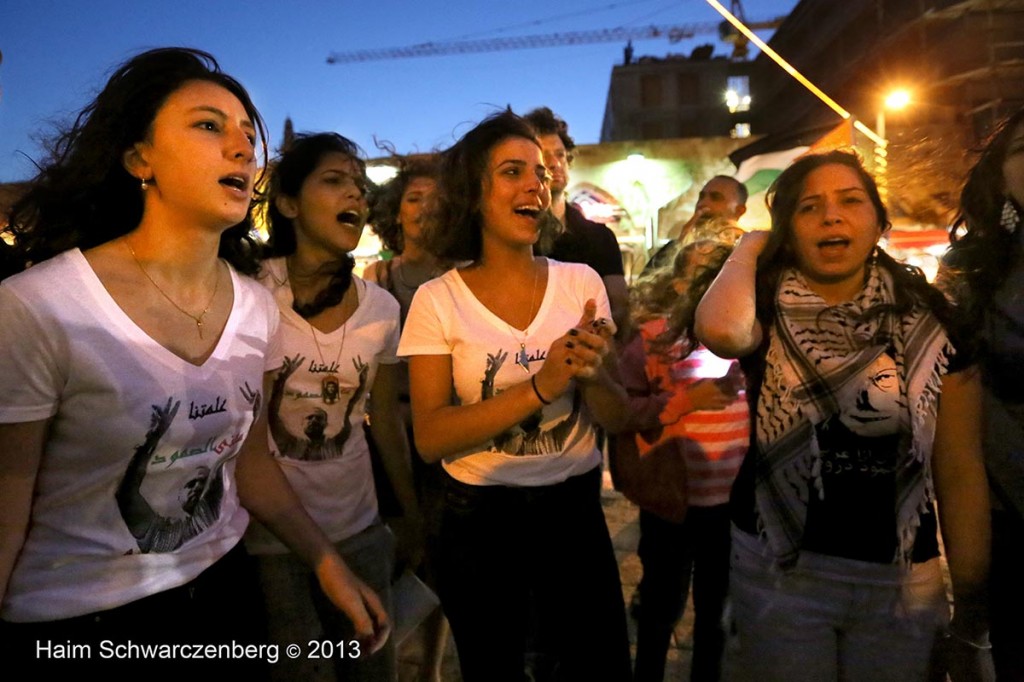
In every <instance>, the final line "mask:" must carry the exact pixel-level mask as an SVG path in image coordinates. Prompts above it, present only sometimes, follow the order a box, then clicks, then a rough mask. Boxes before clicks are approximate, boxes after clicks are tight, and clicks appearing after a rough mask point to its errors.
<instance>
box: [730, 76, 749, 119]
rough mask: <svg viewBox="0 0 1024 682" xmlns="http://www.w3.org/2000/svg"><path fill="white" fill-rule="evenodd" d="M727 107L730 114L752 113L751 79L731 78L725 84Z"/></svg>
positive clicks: (745, 77)
mask: <svg viewBox="0 0 1024 682" xmlns="http://www.w3.org/2000/svg"><path fill="white" fill-rule="evenodd" d="M725 88H726V89H725V105H726V106H727V107H729V112H730V113H733V114H735V113H736V112H737V111H750V78H749V77H747V76H729V78H728V80H726V83H725Z"/></svg>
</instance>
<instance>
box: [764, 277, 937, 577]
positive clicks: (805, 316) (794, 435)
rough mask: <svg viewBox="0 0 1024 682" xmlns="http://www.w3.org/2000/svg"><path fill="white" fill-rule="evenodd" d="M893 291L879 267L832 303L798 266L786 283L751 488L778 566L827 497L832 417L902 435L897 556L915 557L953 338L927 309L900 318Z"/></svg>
mask: <svg viewBox="0 0 1024 682" xmlns="http://www.w3.org/2000/svg"><path fill="white" fill-rule="evenodd" d="M892 286H893V285H892V278H891V276H890V275H889V273H888V272H886V271H885V270H882V269H881V268H879V267H877V266H874V265H872V266H871V267H870V268H869V270H868V273H867V279H866V282H865V284H864V287H863V289H862V290H861V291H860V293H859V294H858V295H857V296H856V297H855V298H854V299H853V300H851V301H848V302H846V303H842V304H840V305H836V306H828V305H826V303H825V302H824V300H823V299H822V298H821V297H820V296H818V295H817V294H816V293H814V292H813V291H811V289H810V288H809V287H808V286H807V283H806V281H805V280H804V278H803V276H802V275H801V274H800V273H799V272H798V271H796V270H788V271H786V272H785V273H784V274H783V276H782V278H781V281H780V283H779V288H778V292H777V294H776V321H775V324H774V325H773V326H772V327H771V329H770V330H769V346H768V354H767V357H766V367H765V374H764V381H763V383H762V386H761V393H760V395H759V398H758V407H757V423H756V424H757V446H758V448H757V449H758V466H757V486H756V489H755V498H756V501H757V512H758V518H759V521H760V524H761V526H762V528H763V531H764V533H765V535H766V536H767V539H768V542H769V544H770V545H771V547H772V550H773V552H774V554H775V556H776V559H777V561H778V562H779V563H780V565H783V566H785V565H787V564H789V563H791V562H792V561H795V558H796V556H797V554H798V552H799V549H800V541H801V538H802V535H803V529H804V525H805V523H806V514H807V503H808V499H809V496H810V495H812V494H814V495H819V496H824V494H825V493H824V489H823V487H822V482H821V456H820V450H819V445H818V436H817V433H816V430H815V427H816V426H818V425H820V424H822V423H823V422H824V421H825V420H827V419H829V418H830V417H832V416H838V417H839V419H840V421H842V422H843V424H844V425H845V426H846V427H847V428H849V429H850V431H852V432H853V433H855V434H858V435H862V436H871V437H873V436H881V435H891V434H893V433H898V434H900V438H899V452H898V453H897V462H896V471H897V474H896V499H895V500H894V501H893V504H894V506H895V510H896V518H897V533H898V535H899V537H898V551H899V556H897V557H894V561H896V560H899V561H903V560H904V559H905V558H906V557H907V556H909V551H910V549H911V548H912V546H913V540H914V535H915V531H916V528H917V524H918V517H919V514H920V512H921V510H922V509H924V508H925V507H926V506H927V505H928V504H929V503H930V501H931V499H932V492H931V475H930V468H929V464H928V460H929V458H930V455H931V446H932V439H933V436H934V430H935V416H936V410H937V403H938V391H939V387H940V385H941V377H942V374H944V372H945V367H946V360H947V355H948V354H949V352H950V349H949V342H948V339H947V338H946V335H945V332H944V331H943V329H942V327H941V325H940V324H939V322H938V320H937V319H936V318H935V317H934V316H933V315H932V314H931V313H930V312H928V311H927V310H925V309H922V308H915V309H914V310H912V311H910V312H909V313H907V314H905V315H896V314H895V313H894V312H893V311H892V308H893V301H894V296H893V293H892Z"/></svg>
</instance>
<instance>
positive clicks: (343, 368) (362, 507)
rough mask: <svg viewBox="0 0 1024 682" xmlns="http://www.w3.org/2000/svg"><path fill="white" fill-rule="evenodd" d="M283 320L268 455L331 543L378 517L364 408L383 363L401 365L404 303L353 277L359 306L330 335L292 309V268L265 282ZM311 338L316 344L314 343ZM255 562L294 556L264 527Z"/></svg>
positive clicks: (270, 267)
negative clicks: (401, 308)
mask: <svg viewBox="0 0 1024 682" xmlns="http://www.w3.org/2000/svg"><path fill="white" fill-rule="evenodd" d="M261 281H262V282H263V284H264V285H265V286H266V287H267V288H268V289H270V291H271V292H272V293H273V295H274V298H275V299H276V301H277V304H278V307H279V309H280V312H281V343H280V346H279V348H280V353H279V356H278V357H277V358H276V360H277V363H276V364H277V365H278V366H279V367H280V369H279V370H278V372H277V377H278V380H277V381H275V383H274V388H273V390H272V392H271V395H270V397H269V401H270V402H269V405H268V407H269V411H268V419H269V421H270V435H269V437H270V447H271V450H272V451H273V452H274V453H275V457H276V459H277V462H278V464H279V465H280V466H281V470H282V471H283V472H284V474H285V476H286V477H287V478H288V482H289V483H291V485H292V488H294V489H295V492H296V494H297V495H298V496H299V499H300V500H302V504H303V506H305V508H306V511H307V512H308V513H309V515H310V516H311V517H312V518H313V520H314V521H315V522H316V523H317V524H318V525H319V526H320V528H321V530H323V531H324V533H325V534H326V535H327V537H328V538H330V539H331V540H332V541H334V542H338V541H340V540H344V539H346V538H348V537H350V536H352V535H355V534H356V533H358V532H360V531H362V530H363V529H365V528H366V527H367V526H369V525H370V524H371V523H373V522H374V521H375V520H376V519H377V515H378V511H377V494H376V490H375V488H374V484H373V469H372V466H371V462H370V449H369V445H368V444H367V442H366V435H365V433H364V431H363V423H364V419H365V415H366V400H367V397H368V395H369V392H370V388H371V387H372V386H373V381H374V378H375V377H376V375H377V368H378V366H379V365H381V364H396V363H398V358H397V357H396V355H395V352H396V350H397V348H398V337H399V322H398V302H397V301H396V300H395V299H394V297H392V296H391V294H389V293H388V292H386V291H384V290H383V289H382V288H380V287H379V286H377V285H376V284H373V283H370V282H365V281H363V280H362V279H359V278H358V277H354V276H353V278H352V286H354V287H355V288H356V294H357V295H358V297H359V304H358V306H357V307H356V310H355V312H353V313H352V315H351V317H349V319H348V320H346V321H345V324H343V325H341V326H340V327H338V328H337V329H335V330H334V331H332V332H329V333H323V332H320V331H318V330H314V329H313V328H312V327H311V326H310V324H309V322H307V321H306V320H305V319H303V318H302V317H301V316H299V314H298V313H296V312H295V311H294V310H293V309H292V303H293V301H294V297H293V295H292V290H291V286H290V285H289V284H288V273H287V267H286V264H285V260H284V259H283V258H276V259H272V260H268V261H267V262H265V263H264V272H263V274H262V277H261ZM314 334H316V336H315V340H314V336H313V335H314ZM246 546H247V547H248V549H249V551H250V552H252V553H254V554H280V553H284V552H287V551H289V550H288V549H287V548H286V547H285V546H284V545H283V544H282V543H281V542H280V541H278V540H277V538H276V537H274V536H273V535H271V533H270V532H269V531H268V530H266V528H264V527H263V526H261V525H260V524H259V523H256V522H253V524H252V526H251V527H250V529H249V532H248V533H247V534H246Z"/></svg>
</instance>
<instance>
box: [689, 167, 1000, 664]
mask: <svg viewBox="0 0 1024 682" xmlns="http://www.w3.org/2000/svg"><path fill="white" fill-rule="evenodd" d="M769 209H770V212H771V216H772V230H771V232H770V233H767V232H752V233H749V234H748V235H746V236H744V237H743V239H742V240H741V241H740V243H739V244H738V245H737V247H736V250H735V251H734V253H733V255H732V256H731V257H730V258H729V259H728V261H727V262H726V265H725V267H724V268H723V270H722V273H721V274H720V275H719V277H718V279H717V280H716V281H715V283H714V284H713V285H712V287H711V289H710V290H709V291H708V293H707V295H706V296H705V298H704V300H703V302H702V303H701V305H700V307H699V308H698V311H697V319H696V329H697V333H698V337H699V338H700V339H701V340H702V341H703V342H704V344H705V345H706V346H707V347H708V348H709V349H711V350H712V351H713V352H714V353H716V354H718V355H720V356H722V357H739V358H743V363H744V369H745V370H747V375H748V378H749V382H750V383H749V385H748V393H747V394H748V396H751V401H752V404H751V409H752V412H754V413H755V415H756V416H755V417H754V423H753V425H752V427H753V428H752V437H751V447H750V451H749V452H748V454H747V457H746V460H745V461H744V465H743V469H742V470H741V472H740V475H739V478H738V479H737V482H736V485H735V486H734V488H733V499H732V509H733V513H732V516H733V522H734V528H733V545H734V551H733V565H732V577H731V593H732V600H733V616H734V618H735V621H736V623H735V625H736V632H737V640H738V647H736V648H735V651H736V652H737V660H736V661H735V665H734V667H735V668H736V672H737V673H739V674H740V675H741V676H742V675H748V676H755V675H756V678H757V679H759V680H789V679H800V680H839V679H842V680H872V681H874V680H913V679H923V678H924V676H925V675H926V673H927V668H928V660H929V653H930V651H931V647H932V643H933V640H934V637H935V635H936V633H937V631H938V630H939V629H940V628H942V627H944V626H946V625H947V623H948V620H949V612H948V606H947V605H946V603H945V598H944V597H945V594H944V587H943V584H942V578H941V571H940V568H939V559H938V543H937V541H936V539H935V534H936V521H935V518H936V514H935V509H934V508H935V505H936V504H938V506H939V509H940V512H941V519H942V524H941V525H942V532H943V540H944V543H945V549H946V555H947V559H948V564H949V570H950V576H951V578H952V582H953V590H954V597H955V601H956V609H955V617H954V619H953V623H952V624H950V625H949V630H948V632H949V634H950V639H949V642H950V643H951V647H950V648H951V649H952V650H953V651H955V652H956V656H954V657H953V664H954V665H957V666H958V667H959V668H960V669H961V670H963V671H965V672H966V673H967V674H969V675H972V676H973V675H980V674H982V671H983V668H984V659H983V656H979V655H978V654H979V653H987V652H986V651H985V650H984V649H985V647H986V646H987V638H986V626H985V623H984V620H985V619H984V616H983V609H982V608H981V603H982V601H983V592H984V585H985V580H986V575H987V569H988V564H987V556H988V543H989V526H988V511H987V504H988V502H987V495H986V485H985V474H984V468H983V466H982V464H981V456H980V435H979V431H978V423H979V418H980V401H979V384H978V381H977V376H976V373H975V372H974V371H973V368H969V369H963V364H964V363H963V361H962V360H961V361H960V362H959V363H956V361H954V364H958V365H959V367H960V368H961V371H958V372H953V373H949V372H948V367H949V364H950V361H951V359H952V358H953V356H954V348H953V345H952V344H951V343H950V341H949V338H948V336H947V329H948V328H949V327H950V321H951V320H950V318H951V315H950V313H949V308H948V305H947V303H946V301H945V299H944V298H943V297H942V296H941V294H939V293H938V292H937V291H936V290H935V289H934V288H932V287H931V286H930V285H928V283H927V282H926V281H925V279H924V277H923V276H922V275H921V274H920V272H919V271H917V270H916V269H914V268H909V267H907V266H904V265H901V264H899V263H897V262H896V261H895V260H893V259H892V258H891V257H889V256H888V255H887V254H885V252H884V251H882V250H880V249H879V248H878V247H877V242H878V240H879V238H880V237H881V235H882V233H883V231H884V230H885V229H886V228H887V227H888V220H887V216H886V211H885V207H884V206H883V205H882V202H881V198H880V196H879V194H878V189H877V187H876V186H875V184H874V182H873V180H872V179H871V177H870V176H869V175H868V174H867V173H866V172H865V171H864V169H863V167H862V166H861V164H860V162H859V159H858V158H857V157H856V156H855V155H854V154H852V153H848V152H843V151H833V152H829V153H826V154H821V155H814V156H806V157H803V158H802V159H800V160H798V161H797V162H796V163H794V164H793V165H792V166H791V167H790V168H789V169H787V170H786V171H785V172H784V173H783V174H782V175H781V176H779V178H778V179H777V180H776V182H775V184H774V185H773V187H772V190H771V191H770V193H769ZM940 396H941V397H940ZM972 666H973V667H972ZM755 670H756V673H755V672H754V671H755ZM957 679H961V678H959V677H958V678H957ZM965 679H966V678H965Z"/></svg>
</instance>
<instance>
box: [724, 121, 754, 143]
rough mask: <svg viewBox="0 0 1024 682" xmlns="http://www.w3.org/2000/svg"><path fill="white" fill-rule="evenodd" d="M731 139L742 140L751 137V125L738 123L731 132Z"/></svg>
mask: <svg viewBox="0 0 1024 682" xmlns="http://www.w3.org/2000/svg"><path fill="white" fill-rule="evenodd" d="M729 137H732V138H735V139H738V140H742V139H743V138H744V137H750V124H749V123H737V124H736V125H734V126H733V127H732V130H730V131H729Z"/></svg>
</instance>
